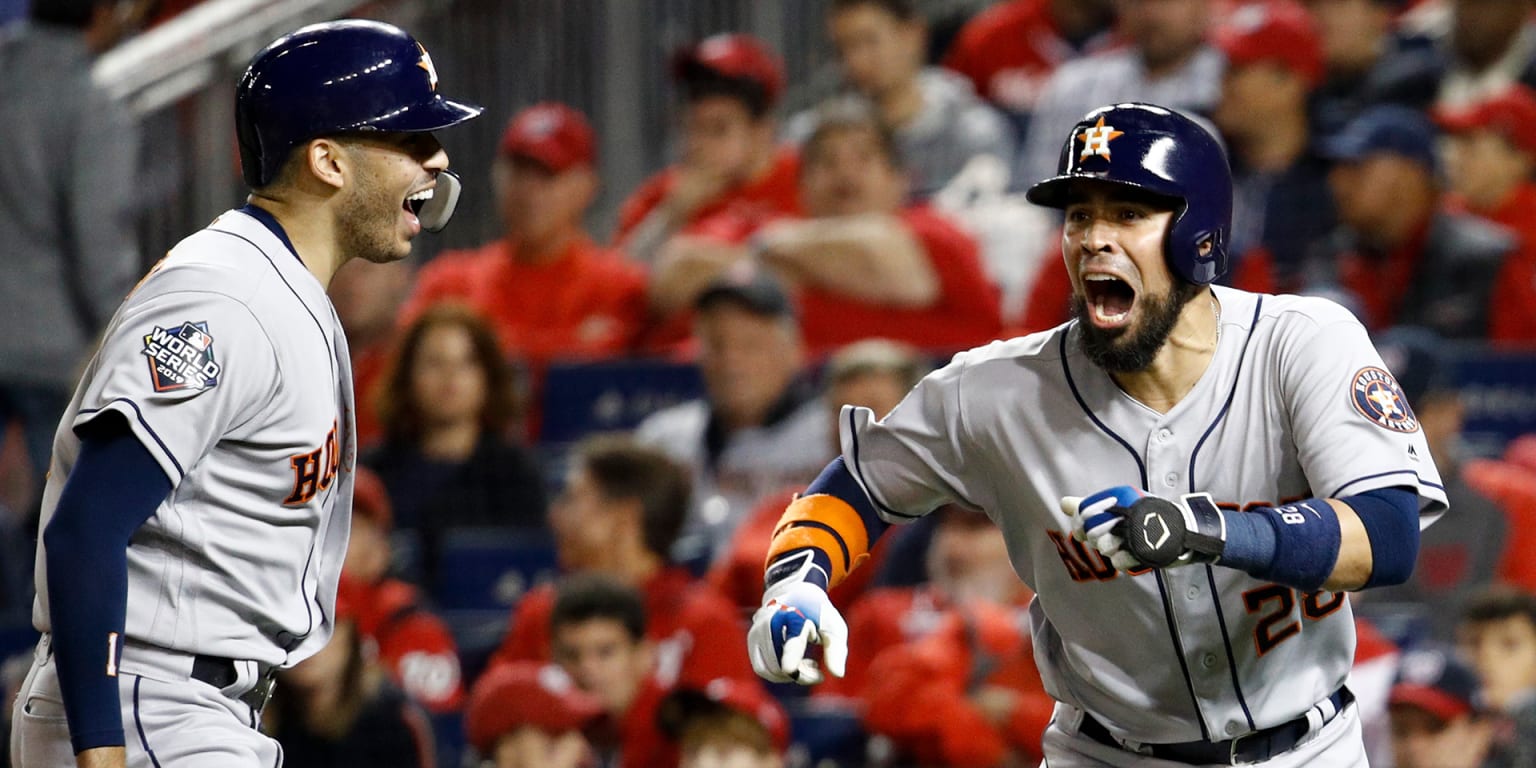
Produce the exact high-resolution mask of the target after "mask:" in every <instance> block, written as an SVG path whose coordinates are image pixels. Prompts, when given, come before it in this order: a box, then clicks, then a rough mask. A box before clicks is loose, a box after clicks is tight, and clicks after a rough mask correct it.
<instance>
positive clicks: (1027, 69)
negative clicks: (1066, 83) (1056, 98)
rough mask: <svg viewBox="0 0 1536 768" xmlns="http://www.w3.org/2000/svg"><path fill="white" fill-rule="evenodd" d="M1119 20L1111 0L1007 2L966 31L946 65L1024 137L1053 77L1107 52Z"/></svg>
mask: <svg viewBox="0 0 1536 768" xmlns="http://www.w3.org/2000/svg"><path fill="white" fill-rule="evenodd" d="M1114 19H1115V6H1114V3H1113V2H1110V0H1005V2H1001V3H998V4H997V5H994V6H992V7H991V8H988V9H986V10H984V11H982V12H981V13H979V14H977V15H976V16H975V17H974V18H972V19H971V20H970V21H969V22H967V23H966V25H965V26H964V27H963V28H961V30H960V34H959V36H958V37H956V38H955V42H954V45H953V46H951V47H950V49H949V52H948V53H947V54H946V55H945V57H944V66H946V67H948V68H950V69H952V70H954V71H956V72H959V73H960V74H962V75H965V76H966V77H967V78H970V81H971V83H972V85H974V86H975V88H976V92H977V93H979V94H981V95H982V96H983V97H985V98H986V99H987V100H988V101H990V102H992V103H993V104H995V105H997V106H998V108H1000V109H1002V110H1003V111H1004V112H1005V113H1007V114H1008V115H1009V116H1010V117H1011V118H1012V119H1013V121H1014V126H1015V128H1016V129H1017V131H1018V134H1019V135H1020V136H1022V135H1024V132H1025V130H1027V129H1028V127H1029V116H1030V114H1031V113H1032V112H1034V109H1035V100H1036V99H1038V98H1040V92H1041V91H1043V90H1045V83H1046V81H1047V80H1049V79H1050V77H1051V73H1052V72H1055V71H1056V67H1057V66H1058V65H1060V64H1061V63H1062V62H1063V61H1067V60H1069V59H1074V58H1077V57H1078V56H1080V55H1084V54H1088V53H1092V52H1094V51H1096V50H1101V49H1103V48H1105V47H1107V44H1108V42H1109V37H1110V35H1109V33H1108V30H1109V28H1110V26H1111V25H1113V23H1114Z"/></svg>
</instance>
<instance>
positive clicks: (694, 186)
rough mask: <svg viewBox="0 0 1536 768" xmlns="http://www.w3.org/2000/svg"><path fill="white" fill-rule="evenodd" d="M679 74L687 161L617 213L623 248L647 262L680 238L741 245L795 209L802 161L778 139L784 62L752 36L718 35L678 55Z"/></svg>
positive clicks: (646, 187)
mask: <svg viewBox="0 0 1536 768" xmlns="http://www.w3.org/2000/svg"><path fill="white" fill-rule="evenodd" d="M672 76H673V80H674V81H675V82H676V83H677V86H678V87H679V89H681V91H682V97H683V114H682V135H681V136H680V139H681V157H679V159H678V162H677V163H676V164H675V165H672V166H670V167H668V168H667V169H665V170H663V171H662V172H661V173H659V174H657V175H655V176H653V177H651V178H650V179H648V180H647V181H645V183H643V184H641V185H640V187H639V188H638V189H636V190H635V191H634V193H633V194H631V195H630V196H629V199H628V200H626V201H625V202H624V205H623V207H622V208H621V209H620V211H619V230H618V241H619V243H620V244H621V245H622V246H623V247H624V248H625V250H627V251H628V252H629V253H630V254H631V255H633V256H636V257H638V258H640V259H642V260H643V261H646V262H651V261H654V260H655V259H657V258H659V256H658V254H659V252H660V251H661V249H662V246H663V245H664V244H665V243H666V242H667V241H668V240H669V239H670V238H671V237H672V236H673V235H675V234H677V233H679V232H686V233H689V234H697V235H708V236H713V237H719V238H722V239H726V240H740V239H743V238H745V237H746V236H747V235H748V234H749V233H750V231H751V229H752V228H753V227H754V226H755V225H757V224H760V223H762V222H763V221H767V220H770V219H772V218H774V217H777V216H780V215H783V214H786V213H793V212H794V211H795V210H796V201H795V173H796V158H795V153H794V151H793V150H792V149H789V148H781V147H780V146H779V145H778V142H777V139H776V138H775V134H776V131H777V125H778V122H777V120H776V119H775V118H774V108H775V107H777V106H778V103H779V99H780V98H781V97H782V96H783V95H784V67H783V64H782V63H780V61H779V59H778V56H776V55H775V54H773V53H772V52H770V51H769V50H768V48H767V47H766V46H765V45H763V43H762V41H760V40H758V39H757V38H755V37H752V36H751V35H742V34H729V35H715V36H714V37H709V38H705V39H704V40H703V41H700V42H699V43H697V44H695V45H693V46H690V47H688V48H686V49H684V50H682V51H680V52H679V53H678V54H677V55H676V56H674V57H673V61H672ZM722 214H724V216H722Z"/></svg>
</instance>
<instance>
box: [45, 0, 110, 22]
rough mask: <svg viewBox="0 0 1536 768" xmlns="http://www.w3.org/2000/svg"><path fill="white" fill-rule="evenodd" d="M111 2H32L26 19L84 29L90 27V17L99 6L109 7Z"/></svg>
mask: <svg viewBox="0 0 1536 768" xmlns="http://www.w3.org/2000/svg"><path fill="white" fill-rule="evenodd" d="M112 2H113V0H32V7H31V9H30V10H29V11H28V12H27V16H28V18H30V19H31V20H33V21H39V22H42V23H44V24H57V25H59V26H61V27H72V28H74V29H85V28H86V27H89V26H90V25H91V17H92V16H93V15H95V13H96V7H97V6H99V5H111V4H112Z"/></svg>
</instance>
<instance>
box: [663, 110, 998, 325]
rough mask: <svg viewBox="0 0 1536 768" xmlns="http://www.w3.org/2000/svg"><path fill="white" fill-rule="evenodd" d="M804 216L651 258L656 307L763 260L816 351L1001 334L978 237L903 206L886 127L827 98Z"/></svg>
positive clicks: (807, 165)
mask: <svg viewBox="0 0 1536 768" xmlns="http://www.w3.org/2000/svg"><path fill="white" fill-rule="evenodd" d="M802 152H803V155H802V167H801V174H800V196H801V202H802V203H803V204H804V206H805V210H806V213H807V214H808V215H809V217H808V218H786V219H782V220H780V221H777V222H774V223H773V224H769V225H767V226H765V227H763V228H762V229H761V230H760V231H759V232H758V233H757V234H756V235H754V236H753V238H752V239H751V240H750V241H749V242H748V244H747V245H745V246H740V247H732V246H728V245H724V244H721V243H719V242H714V243H706V242H703V241H698V242H696V243H695V244H694V246H695V247H694V248H692V249H691V250H690V253H689V254H688V256H687V258H679V259H676V260H674V261H672V262H670V263H668V264H662V265H658V269H657V272H656V275H655V280H654V282H653V284H652V298H653V303H657V304H658V305H659V306H662V307H674V306H682V305H685V304H686V303H687V302H689V301H691V300H693V299H694V298H695V297H696V296H698V294H699V292H700V291H701V290H702V289H703V288H704V287H705V286H706V285H708V284H709V283H710V281H711V280H713V279H714V278H715V277H716V276H718V275H719V274H721V273H722V272H723V271H724V270H725V269H726V268H727V267H730V266H732V265H736V264H740V263H742V262H744V261H747V262H750V261H755V262H760V263H761V264H763V265H764V266H767V267H768V268H769V269H771V270H773V271H774V272H776V273H777V274H778V275H779V276H780V277H782V278H783V279H784V280H785V281H786V282H788V283H789V284H790V285H791V286H792V287H793V288H794V289H796V291H797V293H798V304H799V307H800V323H801V328H802V330H803V333H804V337H805V341H806V344H807V345H808V346H809V347H810V348H811V350H812V351H813V352H827V351H830V350H831V349H834V348H836V347H839V346H842V345H844V344H847V343H850V342H854V341H858V340H860V339H864V338H870V337H879V338H887V339H893V340H896V341H903V342H906V343H909V344H912V345H914V346H917V347H919V348H923V349H932V350H956V349H965V348H968V347H972V346H975V345H978V344H981V343H984V342H986V341H989V340H991V339H993V338H996V337H997V335H998V334H999V332H1000V331H1001V328H1002V319H1001V309H1000V307H999V297H998V292H997V289H996V288H995V287H994V286H993V285H992V283H991V281H990V280H989V279H988V278H987V275H986V272H985V269H984V268H983V267H982V264H981V259H980V256H979V254H978V252H977V248H976V243H975V241H974V240H972V239H971V238H970V236H969V235H967V234H966V233H965V232H963V231H961V230H960V229H959V228H958V227H956V226H955V225H954V224H952V223H950V222H949V221H948V220H947V219H945V218H944V217H943V216H941V215H939V214H937V213H935V212H933V211H932V210H930V209H929V208H928V207H926V206H922V205H917V206H905V205H904V202H905V200H906V196H907V189H908V187H907V179H906V176H905V174H904V173H903V170H902V166H901V164H900V156H899V154H898V151H897V148H896V144H895V141H894V139H893V137H892V135H891V132H890V131H889V130H888V129H886V128H885V127H883V126H882V125H881V124H880V123H879V122H878V120H877V119H876V118H875V117H874V115H873V114H872V113H871V112H869V111H868V110H867V109H864V108H862V107H860V106H858V105H856V104H852V103H837V104H833V105H829V108H828V109H826V110H824V111H823V113H822V114H821V115H820V116H819V117H818V119H817V126H816V130H815V132H813V133H812V134H811V136H810V138H809V139H807V140H806V142H805V145H804V147H803V148H802Z"/></svg>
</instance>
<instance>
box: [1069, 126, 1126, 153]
mask: <svg viewBox="0 0 1536 768" xmlns="http://www.w3.org/2000/svg"><path fill="white" fill-rule="evenodd" d="M1124 135H1125V131H1117V130H1115V127H1114V126H1113V125H1105V124H1104V116H1103V115H1099V122H1098V125H1095V126H1093V127H1092V128H1089V129H1088V130H1086V131H1083V132H1082V133H1079V134H1078V135H1077V138H1078V139H1080V140H1081V141H1082V142H1083V152H1082V154H1080V155H1078V156H1077V161H1078V162H1079V163H1081V162H1082V161H1084V160H1087V159H1088V156H1089V155H1098V156H1099V157H1102V158H1104V159H1105V160H1108V159H1109V143H1110V142H1111V141H1114V140H1115V139H1118V138H1120V137H1121V136H1124Z"/></svg>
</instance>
